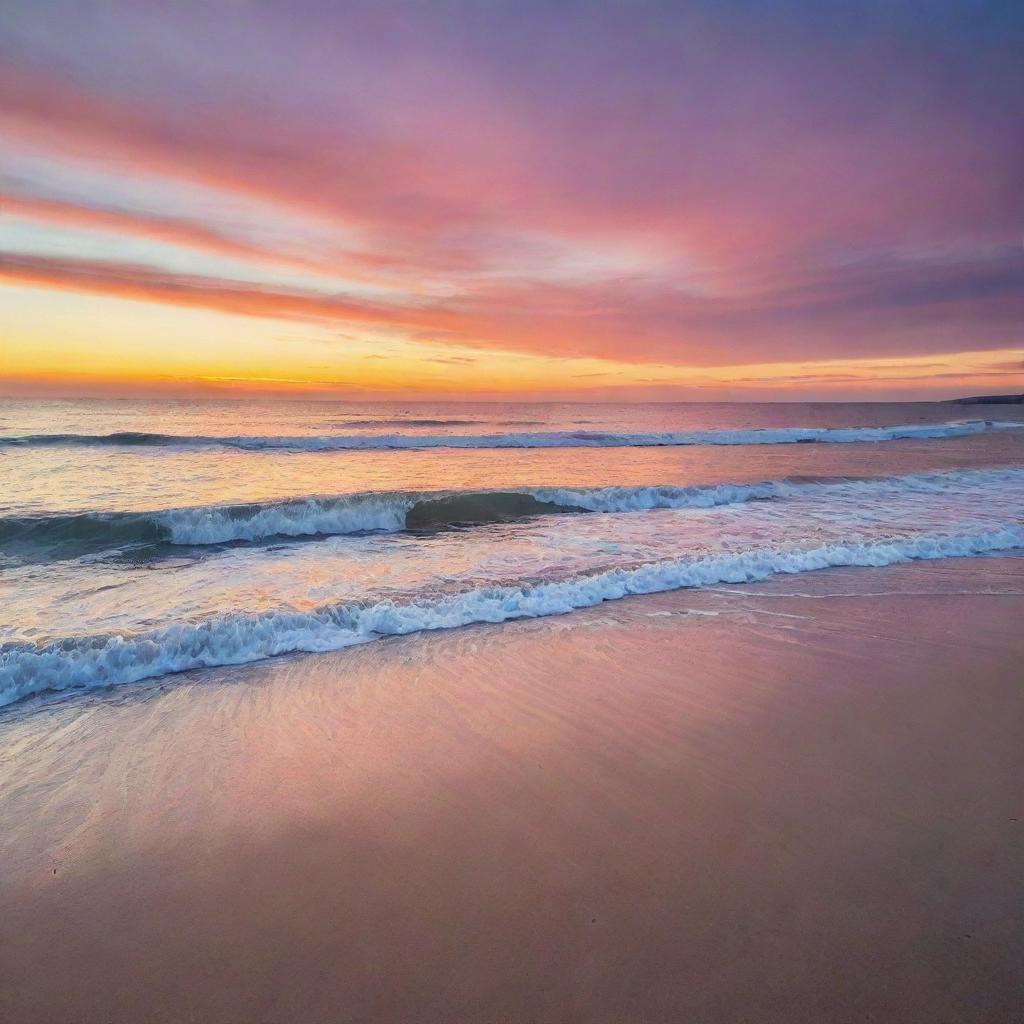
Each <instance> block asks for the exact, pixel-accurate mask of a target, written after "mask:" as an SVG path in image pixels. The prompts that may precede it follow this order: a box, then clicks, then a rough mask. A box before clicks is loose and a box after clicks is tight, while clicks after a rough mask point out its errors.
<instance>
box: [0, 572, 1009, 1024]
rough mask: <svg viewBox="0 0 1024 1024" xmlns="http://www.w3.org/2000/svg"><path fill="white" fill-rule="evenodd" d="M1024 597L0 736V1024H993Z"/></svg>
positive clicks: (730, 619) (661, 624)
mask: <svg viewBox="0 0 1024 1024" xmlns="http://www.w3.org/2000/svg"><path fill="white" fill-rule="evenodd" d="M1022 612H1024V559H1020V558H979V559H958V560H950V561H945V562H936V563H929V564H914V565H902V566H895V567H890V568H886V569H851V570H826V571H824V572H820V573H815V574H811V575H806V574H805V575H802V576H799V577H794V578H789V579H775V580H771V581H767V582H765V583H761V584H756V585H754V584H752V585H747V586H739V587H723V588H717V589H711V590H706V591H679V592H675V593H670V594H664V595H658V596H651V597H644V598H636V599H629V600H626V601H621V602H616V603H612V604H606V605H603V606H601V607H599V608H595V609H591V610H585V611H580V612H576V613H574V614H572V615H569V616H562V617H558V618H550V619H544V620H536V621H523V622H518V623H513V624H506V625H503V626H497V627H493V626H481V627H473V628H468V629H464V630H456V631H449V632H444V633H439V634H421V635H416V636H409V637H404V638H397V639H391V640H387V641H383V642H380V643H377V644H372V645H369V646H367V647H364V648H358V649H352V650H349V651H343V652H340V653H339V654H336V655H320V656H295V657H287V658H282V659H279V660H276V661H273V662H269V663H264V664H261V665H258V666H252V667H248V668H239V669H221V670H216V671H209V672H205V673H203V672H200V673H191V674H185V675H180V676H177V677H173V678H168V679H165V680H162V681H161V683H158V684H154V683H150V684H148V685H145V684H143V685H139V686H137V687H122V688H119V689H118V690H115V691H110V692H106V693H94V694H86V695H70V696H65V697H64V698H62V699H61V700H52V701H50V702H48V703H46V704H43V705H40V704H39V703H38V702H37V703H35V704H33V703H31V702H30V703H26V704H24V705H21V706H18V707H15V708H12V709H8V710H7V713H6V715H5V717H4V718H3V720H2V721H0V736H2V744H0V750H2V757H3V761H2V766H0V858H2V863H3V865H4V870H3V875H2V893H0V897H2V900H0V902H2V906H3V913H2V914H0V1017H2V1018H3V1019H4V1020H6V1021H10V1022H12V1024H28V1022H55V1024H56V1022H72V1021H74V1022H76V1024H92V1022H97V1024H98V1022H117V1024H120V1022H132V1024H141V1022H149V1021H153V1022H156V1021H160V1022H164V1021H166V1022H171V1021H173V1022H179V1021H180V1022H186V1021H188V1022H191V1021H203V1022H246V1024H256V1022H266V1024H271V1022H273V1024H278V1022H280V1024H285V1022H311V1021H324V1022H328V1021H330V1022H340V1021H353V1022H356V1021H360V1022H361V1021H381V1022H385V1021H387V1022H394V1021H404V1022H421V1021H422V1022H428V1021H429V1022H435V1021H436V1022H447V1021H480V1022H499V1021H509V1022H512V1021H516V1022H518V1021H524V1022H526V1021H536V1022H547V1021H595V1022H606V1021H607V1022H612V1021H645V1022H646V1021H652V1022H653V1021H665V1022H670V1021H688V1022H695V1024H697V1022H707V1024H719V1022H740V1021H748V1022H753V1024H762V1022H780V1024H783V1022H785V1024H796V1022H808V1024H810V1022H814V1024H824V1022H837V1024H838V1022H855V1021H857V1022H859V1021H900V1022H904V1024H909V1022H918V1021H920V1022H922V1024H925V1022H927V1024H954V1022H955V1024H969V1022H991V1024H997V1022H1009V1021H1011V1020H1013V1019H1015V1017H1016V1015H1017V1014H1018V1013H1019V1010H1020V995H1021V992H1022V991H1024V969H1022V966H1021V965H1022V957H1021V954H1022V951H1024V940H1022V937H1021V931H1020V927H1019V926H1020V920H1021V916H1020V914H1021V904H1020V878H1021V872H1022V868H1024V860H1022V840H1021V836H1022V833H1021V828H1022V825H1021V821H1022V819H1024V805H1022V803H1021V795H1020V779H1021V778H1022V773H1024V748H1022V746H1021V743H1020V739H1021V735H1022V726H1024V693H1022V691H1021V687H1020V684H1021V655H1022V653H1024V636H1022V633H1021V629H1020V622H1021V616H1022Z"/></svg>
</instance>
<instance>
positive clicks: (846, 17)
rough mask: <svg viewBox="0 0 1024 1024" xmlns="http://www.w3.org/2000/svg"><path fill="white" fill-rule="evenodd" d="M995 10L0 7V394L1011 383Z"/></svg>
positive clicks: (1019, 366) (1014, 359) (758, 393)
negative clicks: (1, 142)
mask: <svg viewBox="0 0 1024 1024" xmlns="http://www.w3.org/2000/svg"><path fill="white" fill-rule="evenodd" d="M1022 53H1024V4H1021V3H1011V2H1007V3H1000V2H988V3H980V2H968V0H960V2H957V0H951V2H945V3H939V2H927V0H921V2H906V0H903V2H900V0H888V2H882V0H879V2H869V3H857V2H850V3H841V4H840V3H836V4H833V3H812V2H802V3H801V2H793V0H777V2H773V3H754V2H741V0H734V2H730V0H705V2H703V3H683V2H681V0H680V2H676V3H655V2H644V0H605V2H603V3H598V2H591V3H583V2H573V0H565V2H555V0H549V2H546V3H540V2H533V0H518V2H503V0H475V2H472V0H462V2H444V0H436V2H427V0H419V2H412V0H410V2H406V3H386V2H381V3H345V2H341V0H288V2H284V0H221V2H211V0H207V2H198V0H196V2H190V0H179V2H161V3H156V2H152V3H148V2H145V0H67V2H63V0H30V2H25V3H4V4H3V13H2V18H0V137H2V140H3V144H2V145H0V392H2V393H4V394H15V395H17V394H28V395H41V394H54V395H139V394H147V395H148V394H154V395H159V394H168V395H205V394H211V395H244V394H250V393H258V394H271V395H278V394H281V395H287V394H304V395H305V394H308V395H315V396H317V397H324V396H327V397H339V398H345V397H354V398H359V399H367V398H374V397H379V398H391V397H402V398H413V397H422V398H451V397H470V398H474V397H476V398H487V399H489V398H498V397H503V396H509V397H525V398H578V399H581V400H587V399H602V400H604V399H617V398H618V399H652V400H670V399H693V400H700V399H720V398H740V399H751V400H756V399H762V398H763V399H770V398H781V399H793V398H804V397H806V398H815V399H817V398H886V397H894V398H904V397H908V398H930V397H937V398H943V397H949V396H953V395H957V394H969V393H989V392H1000V391H1014V390H1016V391H1021V390H1024V60H1022V59H1021V54H1022Z"/></svg>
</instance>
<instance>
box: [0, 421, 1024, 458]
mask: <svg viewBox="0 0 1024 1024" xmlns="http://www.w3.org/2000/svg"><path fill="white" fill-rule="evenodd" d="M1021 427H1022V424H1021V423H1020V422H1015V421H996V420H956V421H952V422H948V423H911V424H906V425H902V426H891V427H767V428H758V429H749V430H696V431H667V432H659V433H649V432H648V433H627V432H619V431H614V432H598V431H585V430H582V431H567V430H563V431H550V432H546V433H505V434H324V435H296V436H285V435H279V436H261V435H235V436H230V437H217V436H204V435H178V434H148V433H137V432H120V433H114V434H31V435H24V436H18V437H0V446H7V447H10V446H22V447H38V446H51V445H84V446H92V445H102V446H107V445H115V446H130V447H136V448H138V447H146V446H164V447H166V446H184V447H199V448H203V447H229V448H241V449H244V450H246V451H265V450H274V449H285V450H288V451H307V452H317V451H384V450H417V449H425V448H634V447H635V448H649V447H658V446H684V445H761V444H807V443H820V444H854V443H858V442H861V443H863V442H878V441H896V440H906V439H911V440H912V439H917V440H928V439H940V438H950V437H966V436H969V435H972V434H981V433H986V432H989V431H998V430H1019V429H1021Z"/></svg>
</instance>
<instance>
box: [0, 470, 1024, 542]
mask: <svg viewBox="0 0 1024 1024" xmlns="http://www.w3.org/2000/svg"><path fill="white" fill-rule="evenodd" d="M1021 482H1024V468H1014V467H1006V468H998V469H978V470H951V471H946V472H938V473H914V474H907V475H903V476H892V477H871V478H864V479H859V480H850V479H843V478H837V479H834V480H821V481H814V480H798V479H782V480H764V481H760V482H757V483H748V484H743V483H723V484H710V485H692V486H689V487H679V486H671V485H663V486H649V487H622V486H612V487H596V488H568V487H523V488H517V489H516V490H514V491H397V492H391V493H358V494H341V495H334V496H326V497H325V496H321V497H310V498H300V499H285V500H280V501H269V502H258V503H252V504H246V505H221V504H217V505H201V506H193V507H186V508H178V509H168V510H163V511H155V512H94V513H75V514H70V515H66V516H54V515H42V516H37V517H14V518H12V519H3V518H0V547H2V546H4V545H7V544H10V543H12V542H21V543H22V547H24V543H25V542H29V543H33V544H35V545H36V546H37V547H38V548H40V549H41V550H40V552H39V558H38V559H37V560H40V559H41V560H45V556H46V553H47V551H51V552H52V553H53V555H54V557H64V556H65V555H66V554H67V553H68V551H70V552H71V553H72V554H76V553H79V552H80V551H84V550H102V549H104V548H109V547H116V546H118V545H123V544H132V543H140V542H141V543H151V542H153V541H158V540H163V541H168V542H170V543H172V544H178V545H189V546H202V545H209V544H224V543H228V542H231V541H259V540H264V539H267V538H272V537H311V536H326V535H334V534H353V533H365V532H369V531H380V532H387V533H396V532H399V531H401V530H405V529H407V528H408V527H409V525H410V519H411V520H412V522H413V523H414V524H415V525H433V526H438V525H444V524H445V523H457V522H476V523H487V522H492V521H500V520H503V519H508V518H511V517H515V516H522V515H536V514H543V513H545V512H560V511H579V510H583V511H587V512H603V513H615V512H643V511H649V510H655V509H683V508H695V509H699V508H712V507H715V506H718V505H731V504H740V503H743V502H748V501H759V500H766V499H772V498H785V497H789V496H798V495H801V494H803V495H809V494H813V493H826V492H827V493H835V494H836V496H837V497H842V496H844V495H847V494H868V493H883V492H884V493H885V494H886V495H895V494H920V493H937V492H941V491H943V490H944V489H948V488H951V487H952V488H958V487H964V486H980V485H996V486H998V485H1000V484H1011V483H1014V484H1019V483H1021ZM414 510H415V511H414Z"/></svg>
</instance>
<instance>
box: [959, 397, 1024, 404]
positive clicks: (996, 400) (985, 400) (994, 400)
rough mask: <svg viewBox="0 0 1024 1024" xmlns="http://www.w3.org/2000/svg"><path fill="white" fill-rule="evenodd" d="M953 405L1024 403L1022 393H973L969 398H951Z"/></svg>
mask: <svg viewBox="0 0 1024 1024" xmlns="http://www.w3.org/2000/svg"><path fill="white" fill-rule="evenodd" d="M949 401H950V402H951V403H952V404H953V405H1024V395H975V396H973V397H971V398H951V399H949Z"/></svg>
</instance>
